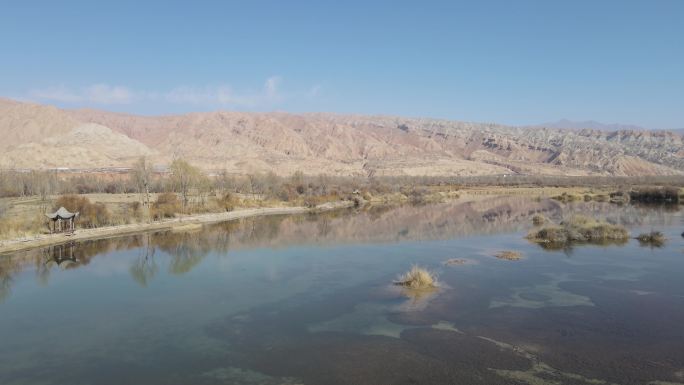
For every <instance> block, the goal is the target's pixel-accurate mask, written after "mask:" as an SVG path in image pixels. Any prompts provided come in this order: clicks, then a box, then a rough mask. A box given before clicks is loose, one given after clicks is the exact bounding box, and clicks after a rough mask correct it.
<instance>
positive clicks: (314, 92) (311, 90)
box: [306, 84, 322, 98]
mask: <svg viewBox="0 0 684 385" xmlns="http://www.w3.org/2000/svg"><path fill="white" fill-rule="evenodd" d="M321 88H322V87H321V85H320V84H316V85H314V86H312V87H311V88H309V91H308V92H307V93H306V95H307V96H308V97H310V98H315V97H316V96H318V95H319V94H320V93H321Z"/></svg>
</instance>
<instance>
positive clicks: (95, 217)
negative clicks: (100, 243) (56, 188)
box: [54, 194, 111, 228]
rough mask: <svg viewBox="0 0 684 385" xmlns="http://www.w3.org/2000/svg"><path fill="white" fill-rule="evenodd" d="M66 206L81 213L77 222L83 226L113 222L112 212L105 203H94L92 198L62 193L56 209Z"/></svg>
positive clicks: (96, 225)
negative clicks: (91, 200)
mask: <svg viewBox="0 0 684 385" xmlns="http://www.w3.org/2000/svg"><path fill="white" fill-rule="evenodd" d="M60 207H64V208H65V209H67V210H69V211H71V212H72V213H76V212H77V213H79V217H78V219H77V223H79V224H80V225H81V226H82V227H88V228H91V227H100V226H106V225H109V224H110V223H111V214H110V212H109V210H107V207H106V206H105V205H104V204H103V203H99V202H97V203H92V202H90V199H88V198H86V197H82V196H78V195H73V194H69V195H62V196H61V197H59V198H57V201H56V202H55V206H54V210H57V209H59V208H60Z"/></svg>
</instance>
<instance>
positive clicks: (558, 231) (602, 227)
mask: <svg viewBox="0 0 684 385" xmlns="http://www.w3.org/2000/svg"><path fill="white" fill-rule="evenodd" d="M527 239H529V240H531V241H533V242H537V243H542V244H553V245H569V244H572V243H594V244H607V243H625V242H627V240H628V239H629V232H628V231H627V229H625V228H624V227H622V226H619V225H613V224H610V223H608V222H605V221H599V220H596V219H593V218H590V217H586V216H583V215H575V216H573V217H572V218H570V219H568V220H565V221H563V222H561V223H560V225H555V224H552V225H549V226H546V227H543V228H541V229H538V230H533V231H531V232H530V233H529V234H528V235H527Z"/></svg>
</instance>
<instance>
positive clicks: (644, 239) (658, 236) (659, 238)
mask: <svg viewBox="0 0 684 385" xmlns="http://www.w3.org/2000/svg"><path fill="white" fill-rule="evenodd" d="M636 239H637V240H638V241H639V243H640V244H641V245H642V246H654V247H661V246H663V245H664V244H665V241H666V238H665V235H664V234H663V233H661V232H660V231H651V232H650V233H643V234H639V235H638V236H637V237H636Z"/></svg>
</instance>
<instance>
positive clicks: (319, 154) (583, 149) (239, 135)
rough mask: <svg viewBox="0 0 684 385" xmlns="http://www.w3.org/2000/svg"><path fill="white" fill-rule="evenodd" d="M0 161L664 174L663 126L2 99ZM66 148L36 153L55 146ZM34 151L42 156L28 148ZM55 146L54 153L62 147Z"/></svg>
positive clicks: (672, 147) (677, 143)
mask: <svg viewBox="0 0 684 385" xmlns="http://www.w3.org/2000/svg"><path fill="white" fill-rule="evenodd" d="M0 135H2V137H3V138H4V140H3V141H2V142H0V149H1V150H3V154H2V155H0V167H14V168H52V167H72V168H90V167H126V166H128V165H130V164H131V163H132V160H133V159H134V158H135V157H137V156H140V155H147V156H151V157H152V158H153V159H154V161H155V163H157V164H160V165H163V164H167V163H168V162H169V161H170V160H171V159H172V158H173V157H177V156H181V157H184V158H187V159H188V160H190V161H191V162H193V163H196V164H198V165H200V166H201V167H203V168H206V169H213V170H224V169H225V170H227V171H229V172H238V173H239V172H259V171H269V170H273V171H275V172H276V173H279V174H290V173H292V172H294V171H296V170H302V171H304V172H306V173H326V174H336V175H484V174H509V173H525V174H553V175H589V174H602V175H669V174H682V173H683V172H684V143H682V137H681V136H680V135H676V134H673V133H669V132H649V131H616V132H605V131H598V130H563V129H555V128H543V127H541V128H540V127H509V126H503V125H498V124H483V123H467V122H456V121H446V120H436V119H412V118H401V117H391V116H356V115H336V114H303V115H294V114H287V113H242V112H224V111H219V112H209V113H191V114H185V115H175V116H160V117H146V116H135V115H127V114H118V113H110V112H106V111H97V110H76V111H64V110H59V109H57V108H54V107H50V106H41V105H34V104H26V103H18V102H14V101H9V100H0ZM66 142H69V143H71V144H72V145H73V146H74V148H76V147H79V148H80V150H79V151H74V152H72V154H71V155H70V156H68V157H67V154H68V151H58V152H54V151H53V152H52V153H50V157H49V161H48V158H47V157H46V156H45V154H44V153H46V152H49V151H50V148H51V146H56V145H55V143H57V144H59V145H61V146H62V147H65V146H66V144H65V143H66ZM41 153H43V155H42V156H38V155H40V154H41ZM61 154H63V155H61Z"/></svg>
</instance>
